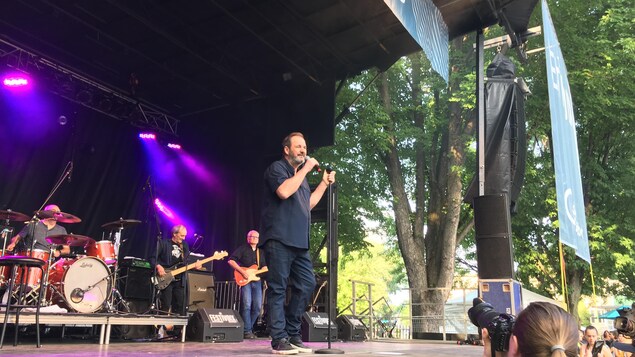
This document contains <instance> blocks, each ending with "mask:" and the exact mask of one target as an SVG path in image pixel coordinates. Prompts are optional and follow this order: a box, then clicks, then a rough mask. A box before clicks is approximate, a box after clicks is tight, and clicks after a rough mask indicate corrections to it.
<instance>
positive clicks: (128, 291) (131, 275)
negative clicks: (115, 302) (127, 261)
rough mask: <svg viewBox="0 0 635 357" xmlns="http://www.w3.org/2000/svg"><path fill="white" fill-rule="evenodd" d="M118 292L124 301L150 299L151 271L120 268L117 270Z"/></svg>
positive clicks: (136, 268) (147, 269)
mask: <svg viewBox="0 0 635 357" xmlns="http://www.w3.org/2000/svg"><path fill="white" fill-rule="evenodd" d="M119 277H120V279H119V283H118V290H119V293H121V296H123V297H124V299H127V298H132V299H140V300H150V299H151V298H152V283H151V281H150V279H151V278H152V269H149V268H142V267H135V266H122V267H121V268H120V270H119Z"/></svg>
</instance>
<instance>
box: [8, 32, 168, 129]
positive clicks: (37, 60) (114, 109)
mask: <svg viewBox="0 0 635 357" xmlns="http://www.w3.org/2000/svg"><path fill="white" fill-rule="evenodd" d="M0 59H1V60H2V61H3V62H5V63H6V65H7V66H8V67H10V68H14V69H15V70H17V71H20V72H24V73H26V74H29V75H32V76H33V77H34V78H35V79H36V80H37V81H38V82H39V83H42V85H43V87H45V88H47V89H48V90H49V91H51V92H52V93H54V94H56V95H58V96H60V97H62V98H65V99H67V100H70V101H71V102H74V103H77V104H79V105H82V106H84V107H86V108H89V109H92V110H94V111H97V112H99V113H102V114H104V115H106V116H108V117H110V118H113V119H117V120H121V121H125V122H128V123H130V124H131V125H134V126H137V127H140V128H143V129H145V130H157V131H160V132H163V133H166V134H170V135H173V136H177V129H178V124H179V120H178V119H176V118H174V117H173V116H170V115H169V114H166V112H165V110H162V109H161V108H159V107H156V106H153V105H150V104H148V103H144V102H143V101H141V100H139V99H137V98H134V97H133V96H130V95H128V94H126V93H125V92H124V91H122V90H118V89H114V88H111V87H109V86H106V85H104V84H102V83H99V82H98V81H96V80H94V79H91V78H89V77H88V76H86V75H83V74H80V73H77V71H74V70H72V69H70V68H68V67H65V66H63V65H61V64H59V63H55V62H54V61H52V60H49V59H47V58H44V57H42V56H40V55H37V54H35V53H33V52H31V51H29V50H27V49H24V48H23V46H20V45H19V44H15V43H12V42H10V41H7V40H5V39H3V38H0Z"/></svg>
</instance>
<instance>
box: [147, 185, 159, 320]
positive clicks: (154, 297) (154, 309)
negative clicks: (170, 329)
mask: <svg viewBox="0 0 635 357" xmlns="http://www.w3.org/2000/svg"><path fill="white" fill-rule="evenodd" d="M146 187H147V188H148V192H149V197H150V207H152V214H153V216H154V222H155V224H156V228H157V237H156V238H157V241H156V243H155V249H154V265H153V266H152V267H151V268H152V276H153V277H156V275H157V268H156V264H157V261H158V259H159V245H160V244H161V239H162V236H163V234H162V232H161V223H160V222H159V216H158V215H157V209H156V206H155V204H154V190H153V188H152V176H148V179H147V180H146V184H145V186H144V189H145V188H146ZM153 281H154V279H153ZM159 294H161V291H158V290H157V288H156V287H155V286H154V284H153V286H152V300H150V301H151V305H150V308H149V309H148V311H146V312H144V314H147V313H151V312H161V310H159V309H158V308H157V300H158V299H159Z"/></svg>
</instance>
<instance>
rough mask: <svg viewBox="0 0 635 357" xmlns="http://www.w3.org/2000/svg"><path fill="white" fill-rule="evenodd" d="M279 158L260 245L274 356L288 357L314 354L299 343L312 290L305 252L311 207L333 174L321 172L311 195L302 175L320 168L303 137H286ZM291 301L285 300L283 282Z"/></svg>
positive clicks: (267, 185) (269, 183) (269, 176)
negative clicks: (309, 155)
mask: <svg viewBox="0 0 635 357" xmlns="http://www.w3.org/2000/svg"><path fill="white" fill-rule="evenodd" d="M282 150H283V158H282V159H280V160H278V161H275V162H274V163H272V164H271V165H270V166H269V167H268V168H267V170H266V171H265V174H264V191H263V207H262V214H261V219H260V222H261V223H260V224H261V229H260V232H261V236H260V238H261V241H260V242H259V244H258V246H259V247H262V248H263V250H264V252H265V258H266V260H267V264H268V268H269V272H268V274H267V284H268V289H267V308H268V310H267V312H268V314H269V324H270V328H271V348H272V353H274V354H282V355H290V354H297V353H299V352H305V353H311V352H312V350H311V349H310V348H308V347H307V346H305V345H304V344H303V343H302V339H301V337H300V324H301V318H302V314H303V313H304V311H305V309H306V307H307V305H308V304H309V299H310V298H311V294H312V293H313V290H314V288H315V276H314V274H313V264H312V263H311V256H310V254H309V226H310V223H311V209H312V208H313V207H315V205H316V204H317V203H318V202H319V201H320V199H321V198H322V196H323V195H324V192H325V191H326V189H327V187H328V185H330V184H332V183H333V182H335V171H330V172H326V171H324V172H323V173H322V180H321V181H320V184H319V185H318V186H317V187H316V188H315V190H314V191H313V192H311V190H310V187H309V183H308V181H307V179H306V176H307V175H308V174H309V173H310V172H311V171H313V170H314V169H316V168H317V167H319V163H318V161H317V160H316V159H314V158H309V157H308V156H307V155H306V154H307V146H306V142H305V140H304V136H303V135H302V133H299V132H294V133H291V134H289V135H287V137H286V138H284V140H283V142H282ZM289 281H292V282H293V284H291V295H290V296H291V299H290V301H289V303H288V305H287V306H286V311H285V306H284V300H285V296H286V290H287V282H289Z"/></svg>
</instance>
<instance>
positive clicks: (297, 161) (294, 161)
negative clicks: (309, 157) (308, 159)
mask: <svg viewBox="0 0 635 357" xmlns="http://www.w3.org/2000/svg"><path fill="white" fill-rule="evenodd" d="M289 161H291V164H292V165H301V164H303V163H304V161H305V159H304V157H303V156H296V155H293V154H290V155H289Z"/></svg>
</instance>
